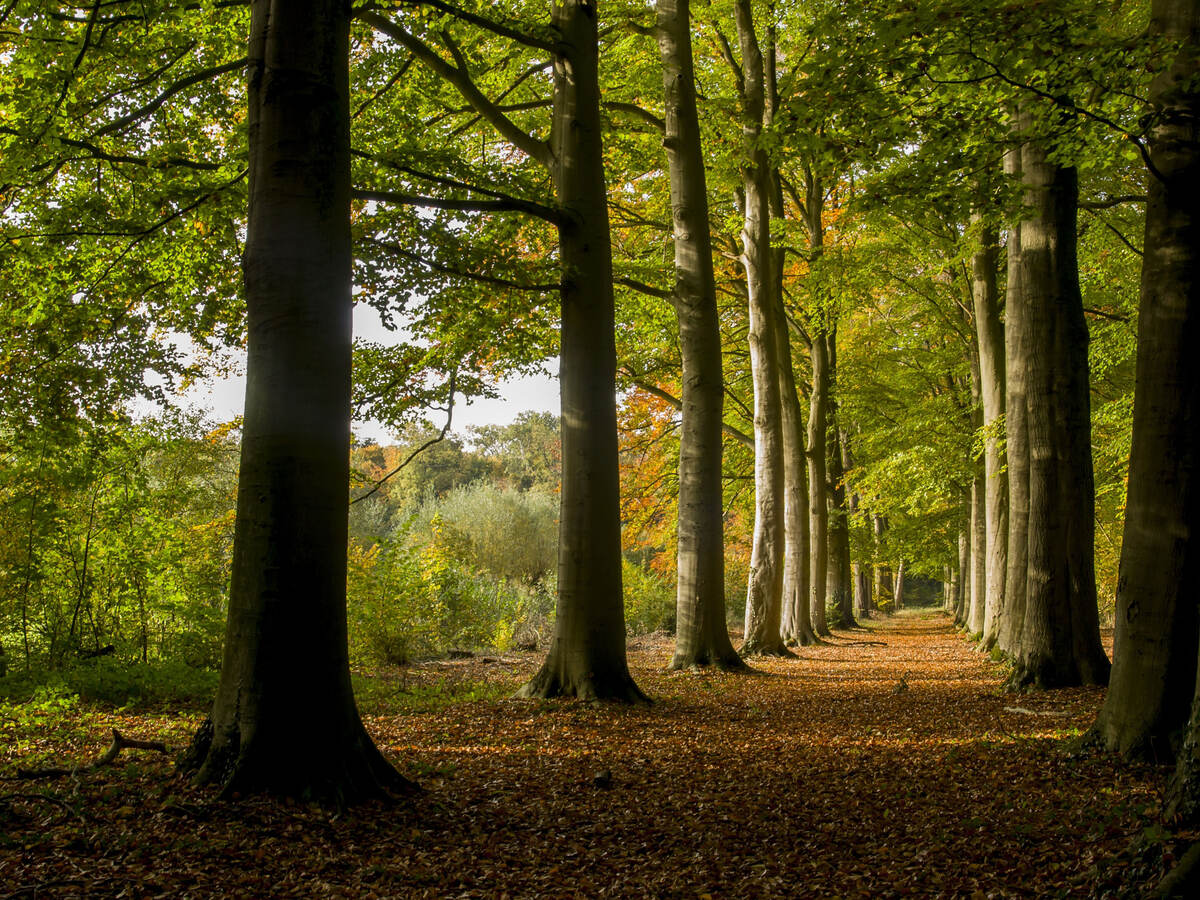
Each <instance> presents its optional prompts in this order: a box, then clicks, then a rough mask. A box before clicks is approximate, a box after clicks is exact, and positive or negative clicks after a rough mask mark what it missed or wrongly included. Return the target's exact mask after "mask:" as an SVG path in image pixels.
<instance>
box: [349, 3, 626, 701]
mask: <svg viewBox="0 0 1200 900" xmlns="http://www.w3.org/2000/svg"><path fill="white" fill-rule="evenodd" d="M438 9H439V11H440V12H445V13H446V14H448V15H451V16H452V17H453V16H458V17H459V18H461V19H463V20H464V21H465V22H467V23H469V24H471V25H474V26H478V27H482V28H484V29H485V30H487V31H490V32H492V33H494V34H496V35H498V36H500V37H503V38H505V39H506V40H509V41H513V42H515V43H516V44H517V45H520V46H524V47H529V48H533V49H535V50H537V51H539V52H542V53H545V54H548V55H549V56H550V58H551V60H552V66H553V72H554V75H553V114H552V122H551V127H550V136H549V139H548V140H544V139H541V138H539V137H537V136H535V135H531V134H530V133H529V132H528V131H527V130H525V129H523V128H522V127H520V126H519V125H518V124H517V123H515V122H514V121H513V120H512V119H511V118H509V116H508V115H507V114H506V112H505V110H504V109H503V108H502V107H501V105H500V104H498V103H497V102H495V101H494V100H492V99H490V98H489V97H488V96H486V95H485V94H484V92H483V91H482V90H481V89H480V87H479V86H478V84H477V83H476V81H475V79H474V77H473V75H472V72H471V67H470V63H469V61H468V60H467V59H466V57H465V56H464V55H463V53H462V51H461V50H460V49H459V47H458V45H457V43H456V42H455V41H454V39H453V37H452V36H451V35H450V33H449V32H448V31H445V30H442V31H440V32H438V36H439V40H440V41H441V42H442V44H443V46H444V48H445V51H444V52H445V53H446V54H447V55H448V56H449V57H450V58H449V59H447V58H446V57H445V56H443V54H442V53H439V52H438V51H437V50H435V49H434V47H433V46H432V45H431V44H429V43H427V42H426V40H424V39H423V38H422V37H420V36H419V35H417V34H415V33H414V32H412V31H410V30H409V29H408V28H406V27H405V26H404V24H403V23H402V22H401V21H399V20H398V19H395V18H392V17H388V16H384V15H383V14H381V13H377V12H371V11H366V12H363V13H361V14H360V16H361V18H362V19H363V21H365V22H366V23H368V24H369V25H371V26H372V27H373V28H374V29H376V30H377V31H378V32H379V33H381V34H383V35H386V36H387V37H389V38H391V39H392V40H393V41H395V42H396V43H397V44H399V45H400V46H402V47H404V48H405V49H406V50H407V51H408V52H410V53H411V54H412V55H413V56H414V57H415V58H416V59H418V60H419V61H420V62H421V63H422V65H424V66H426V67H427V68H428V69H429V70H430V71H432V72H433V73H435V74H436V75H437V76H438V77H439V78H440V79H442V80H443V81H445V82H446V83H447V84H449V85H451V86H452V87H453V88H454V89H455V90H456V91H457V92H458V93H459V94H460V95H461V96H462V98H463V100H464V101H465V102H466V103H467V104H468V106H469V107H470V108H471V109H472V110H473V111H474V113H475V114H477V115H478V116H479V117H480V118H481V119H483V120H484V121H485V122H486V123H487V124H488V125H489V126H490V127H491V128H493V129H494V130H495V131H496V132H497V133H498V134H500V135H501V136H502V137H503V138H504V139H505V140H506V141H507V142H508V143H510V144H511V145H512V147H514V148H515V149H516V150H517V151H518V152H519V153H521V154H524V155H525V156H527V157H528V158H529V159H531V160H533V161H536V162H537V163H538V164H540V165H541V166H542V167H543V168H544V169H545V170H546V171H547V172H548V173H549V175H550V178H551V181H552V183H553V189H554V202H553V205H552V206H547V205H545V204H539V203H536V202H516V201H512V200H511V199H510V201H508V202H505V201H501V203H502V206H503V208H508V209H514V208H515V209H518V210H521V211H525V212H533V213H534V214H535V215H538V216H540V217H541V218H543V219H545V220H547V221H549V222H551V223H552V224H553V225H554V226H555V228H556V230H557V235H558V254H559V266H560V268H561V284H560V290H559V294H560V299H561V332H560V333H561V338H560V353H561V359H562V362H561V366H560V375H559V381H560V385H561V391H562V419H561V429H562V431H561V433H562V459H563V475H562V479H563V480H562V500H561V518H560V535H559V537H560V548H559V567H558V606H557V614H556V616H555V622H554V636H553V638H552V640H551V644H550V650H549V653H548V654H547V657H546V660H545V662H544V664H543V665H542V668H541V669H540V670H539V671H538V673H537V674H536V675H535V676H534V677H533V679H532V680H531V681H530V682H529V683H528V684H526V685H525V686H524V687H523V688H522V689H521V692H520V693H521V695H522V696H526V697H553V696H560V695H564V696H577V697H581V698H585V699H601V700H623V701H634V700H642V699H644V696H643V695H642V693H641V691H640V690H639V689H638V687H637V685H636V684H634V682H633V679H632V677H631V676H630V674H629V669H628V665H627V664H626V661H625V622H624V607H623V604H622V599H621V539H620V504H619V492H618V476H617V422H616V346H615V340H614V327H615V326H614V308H613V274H612V250H611V243H610V236H609V221H608V199H607V196H606V182H605V177H604V160H603V141H602V136H601V116H600V84H599V69H598V65H599V50H598V37H597V35H598V31H597V28H598V22H597V16H598V12H597V7H596V4H595V3H594V2H590V0H566V2H562V3H556V4H555V5H554V6H553V8H552V11H551V17H550V22H549V29H548V34H549V35H551V36H543V35H541V34H539V33H537V32H538V30H537V29H529V28H526V29H524V30H521V29H520V28H517V27H513V26H509V25H506V24H504V23H501V22H493V21H490V20H488V19H486V18H484V17H482V16H478V15H475V14H473V13H469V12H466V11H459V10H455V9H454V8H453V7H449V6H447V7H446V8H445V9H442V7H441V5H439V6H438ZM544 27H545V26H543V28H544ZM541 68H542V67H541V66H538V67H537V69H536V70H540V69H541ZM485 195H486V194H485ZM361 196H364V197H369V198H372V199H377V200H382V201H387V200H399V199H401V198H400V197H399V196H397V195H395V194H391V193H390V192H383V191H374V192H370V193H369V194H368V193H363V194H362V195H361ZM493 196H494V195H493ZM494 204H495V201H482V202H481V201H474V200H466V201H460V202H458V203H457V204H456V207H457V208H459V209H464V210H471V209H487V208H496V207H495V205H494Z"/></svg>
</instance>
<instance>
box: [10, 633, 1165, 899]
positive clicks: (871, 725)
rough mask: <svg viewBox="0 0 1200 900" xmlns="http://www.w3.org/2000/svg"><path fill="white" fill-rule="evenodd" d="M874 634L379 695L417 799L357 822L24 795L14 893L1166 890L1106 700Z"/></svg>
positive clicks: (183, 737) (23, 791) (381, 683)
mask: <svg viewBox="0 0 1200 900" xmlns="http://www.w3.org/2000/svg"><path fill="white" fill-rule="evenodd" d="M871 636H872V638H877V639H878V640H879V641H882V643H883V646H878V645H875V646H870V645H864V644H863V643H862V641H861V640H860V638H861V633H856V634H845V633H843V634H839V635H838V636H836V637H835V638H834V639H833V641H831V642H830V643H829V644H827V645H824V646H820V647H814V648H804V650H803V651H802V652H801V658H800V659H798V660H764V661H756V662H755V666H756V668H757V669H758V674H755V675H750V676H744V675H742V676H739V675H725V674H721V673H700V674H695V673H676V674H669V673H667V672H666V671H664V669H663V666H664V664H665V662H666V661H667V660H668V659H669V657H670V639H669V638H666V637H654V638H644V639H641V640H640V641H639V643H640V644H641V649H638V650H636V651H633V652H631V657H630V665H631V668H632V670H633V672H634V676H635V678H636V679H637V680H638V683H639V684H640V685H641V686H642V687H643V689H645V690H647V692H648V693H649V694H651V695H652V696H653V697H654V698H655V700H656V702H655V703H654V705H652V706H650V707H644V708H643V707H634V708H612V707H596V706H591V705H587V704H581V703H569V702H567V703H559V702H554V703H552V702H545V701H529V700H508V699H499V698H504V697H507V696H509V695H510V694H511V692H512V690H513V689H515V687H516V686H517V685H518V684H519V683H520V682H521V681H522V680H523V679H525V678H527V677H528V676H529V675H530V674H532V672H533V671H534V669H535V668H536V666H537V664H538V663H539V662H540V660H539V658H538V657H537V656H535V655H533V654H527V655H526V654H522V655H510V656H506V657H504V658H503V659H501V660H498V661H497V660H495V659H490V660H489V662H488V663H487V664H484V663H482V662H481V661H480V660H478V659H465V660H454V661H451V662H448V663H447V662H443V663H440V664H438V665H427V666H414V667H410V668H408V669H406V670H404V672H403V673H400V674H398V673H396V672H394V671H393V672H376V673H373V676H374V677H373V678H372V679H371V681H372V682H373V685H372V686H371V689H370V690H367V691H366V692H364V694H363V696H362V698H361V699H362V705H363V708H364V713H365V720H366V721H367V724H368V728H369V729H370V730H371V732H372V734H373V735H374V737H375V739H376V741H377V742H379V744H380V746H382V747H384V748H386V749H387V751H388V752H389V754H390V755H392V757H393V758H394V759H395V761H396V763H397V765H398V766H399V767H400V768H401V769H402V770H403V771H404V773H405V774H407V775H409V776H410V777H413V778H415V779H417V780H418V781H420V782H421V784H422V785H423V787H424V788H425V792H424V793H423V794H421V795H420V796H418V797H416V798H414V799H411V800H406V801H403V802H402V803H399V804H397V805H393V806H390V807H385V806H375V807H366V808H361V809H354V810H351V811H349V812H346V813H343V814H340V815H339V814H335V813H331V812H329V811H327V810H322V809H319V808H312V807H307V806H304V805H299V804H292V805H286V804H279V803H272V802H270V801H266V800H261V799H248V800H241V801H238V802H235V803H225V804H217V803H213V802H211V794H209V793H206V792H201V791H197V790H195V789H192V788H190V787H188V786H187V785H185V784H183V783H181V782H179V781H178V780H176V779H175V778H174V777H173V773H172V769H171V766H170V763H169V762H168V761H167V760H165V759H160V758H159V757H158V755H157V754H147V755H139V756H137V757H136V758H133V757H131V758H129V759H128V760H126V758H125V757H122V760H123V761H124V762H125V764H124V766H121V765H113V766H108V767H105V768H103V769H99V770H95V771H93V772H91V773H89V774H87V775H86V776H80V777H76V778H64V779H61V780H60V781H57V782H54V783H53V788H54V790H53V792H51V791H45V792H38V793H39V794H40V796H39V797H37V798H30V797H29V796H27V795H28V794H29V790H30V789H29V785H28V784H27V783H26V784H24V785H16V783H15V782H9V783H8V785H9V786H11V787H12V792H11V793H7V794H6V793H4V789H3V788H0V885H8V886H11V887H10V890H11V891H16V893H10V894H8V895H7V896H10V897H18V896H32V895H33V894H32V892H33V891H34V890H35V889H36V893H37V896H39V897H66V896H120V895H122V894H123V895H124V896H156V895H163V896H176V895H180V894H184V893H187V894H190V895H192V896H206V895H207V896H217V895H221V896H249V895H258V896H267V895H269V896H273V897H286V896H297V897H312V896H329V897H372V896H375V897H439V898H440V897H487V898H495V897H502V896H509V897H513V898H516V897H576V896H580V897H636V896H653V897H688V898H697V897H704V896H706V895H708V896H711V897H735V896H754V897H810V896H811V897H901V896H916V895H920V896H939V895H941V896H956V897H957V896H966V897H972V896H979V897H1009V896H1031V895H1036V896H1087V895H1089V894H1091V895H1095V896H1117V895H1120V894H1121V893H1122V892H1124V891H1128V892H1129V895H1130V896H1136V895H1137V894H1138V892H1139V890H1138V886H1139V885H1140V884H1142V883H1143V882H1145V881H1146V880H1147V879H1153V878H1156V877H1157V876H1158V875H1159V874H1161V870H1162V868H1163V866H1164V865H1166V863H1167V862H1169V858H1170V853H1171V852H1172V849H1171V847H1169V846H1167V845H1165V844H1164V842H1163V839H1162V838H1161V836H1158V837H1152V839H1150V840H1143V844H1145V845H1146V846H1154V847H1158V848H1159V849H1158V852H1159V855H1158V856H1157V857H1154V858H1153V859H1148V858H1147V856H1146V854H1145V853H1142V854H1141V855H1138V853H1137V852H1136V851H1131V850H1130V847H1131V845H1133V844H1135V843H1136V842H1137V840H1138V839H1142V838H1144V836H1145V835H1146V834H1147V833H1148V829H1150V828H1151V827H1152V826H1156V825H1157V819H1156V816H1157V803H1158V793H1157V792H1158V790H1159V788H1160V785H1161V780H1162V776H1163V773H1162V772H1161V771H1160V770H1156V769H1151V768H1145V767H1142V768H1132V769H1130V768H1126V767H1123V766H1120V765H1118V764H1117V763H1116V762H1115V761H1114V760H1112V759H1110V758H1106V757H1099V758H1083V759H1079V758H1073V757H1071V756H1069V755H1068V754H1067V753H1065V752H1064V750H1065V748H1066V747H1067V745H1068V744H1069V742H1070V741H1071V739H1072V738H1073V737H1075V736H1076V735H1077V734H1078V733H1079V731H1080V730H1081V729H1082V728H1084V727H1086V726H1087V725H1088V724H1090V722H1091V720H1092V718H1093V717H1094V716H1095V713H1096V710H1097V709H1098V707H1099V704H1100V702H1101V700H1102V698H1103V692H1102V691H1099V690H1095V689H1080V690H1068V691H1057V692H1054V693H1051V694H1046V695H1043V696H1036V697H1028V698H1025V697H1023V698H1021V709H1022V712H1021V713H1013V712H1009V711H1008V710H1006V707H1009V708H1010V709H1011V708H1012V707H1013V701H1012V698H1011V697H1010V696H1006V695H1004V694H1002V693H1000V691H999V683H1000V675H999V670H998V668H997V667H996V666H995V665H994V664H993V663H991V662H989V661H988V660H987V659H986V658H984V657H983V656H982V655H981V654H979V653H976V652H975V651H974V650H973V649H972V647H971V646H970V644H968V643H967V642H966V641H964V640H963V639H962V638H961V637H959V636H958V635H956V634H954V633H953V632H952V631H951V630H950V629H949V627H948V626H947V625H946V623H945V620H944V619H942V618H934V619H928V618H918V617H898V618H895V619H891V620H887V621H886V622H884V623H883V625H882V627H880V628H878V629H875V630H873V633H872V635H871ZM902 678H903V683H904V684H906V685H907V689H906V690H904V691H901V692H899V693H897V692H895V687H896V686H897V684H899V683H901V681H902ZM422 698H424V699H422ZM470 698H476V699H470ZM1026 710H1028V711H1031V712H1037V713H1051V712H1052V713H1053V715H1042V714H1038V715H1027V714H1025V711H1026ZM197 714H198V711H195V712H191V713H189V714H187V715H182V716H181V715H157V716H145V717H136V716H130V715H128V714H117V713H110V712H105V711H102V710H87V711H84V712H82V713H79V714H78V715H79V716H81V717H82V718H81V719H79V720H73V721H72V723H71V727H70V728H69V729H66V730H65V731H64V732H63V733H64V739H63V741H62V742H61V743H59V742H58V741H57V740H56V731H55V730H51V731H49V732H43V734H41V735H39V736H38V737H39V740H40V743H37V744H36V754H37V756H38V757H39V759H40V760H42V761H57V762H58V763H59V764H61V763H62V762H63V761H64V760H65V759H67V758H80V757H82V758H88V757H90V756H94V754H95V752H96V748H98V747H100V746H102V744H103V742H104V735H105V733H106V731H107V730H108V729H111V728H113V727H118V726H119V727H120V728H122V729H123V730H124V731H126V732H127V733H130V734H137V735H138V736H139V737H142V738H143V739H148V738H153V739H158V740H166V741H167V742H168V743H170V744H171V745H172V746H173V747H176V748H178V747H181V746H183V745H184V744H185V743H186V741H187V739H188V738H189V737H190V734H191V731H192V730H193V729H194V728H195V726H196V721H197V718H196V717H197ZM16 730H17V726H15V725H14V724H13V723H11V722H6V723H0V741H2V743H0V757H2V762H3V765H4V771H5V772H11V771H12V770H13V769H14V768H15V767H16V765H17V763H18V762H20V763H21V764H22V765H28V763H29V760H28V759H19V758H18V754H17V752H16V751H15V750H14V749H13V748H15V747H23V748H26V749H31V748H33V747H34V746H35V745H34V743H33V738H32V736H31V735H28V734H24V733H15V731H16ZM80 730H84V731H86V732H88V733H90V734H92V735H93V737H94V744H93V745H92V746H91V747H90V748H89V747H81V746H79V744H78V742H77V735H78V733H79V731H80ZM9 737H12V738H13V739H12V740H11V741H9V740H8V738H9ZM298 752H302V751H300V750H299V749H298ZM76 812H77V813H78V815H76V814H74V813H76ZM1164 854H1165V855H1164ZM0 890H2V889H0ZM3 896H6V895H3V894H0V897H3Z"/></svg>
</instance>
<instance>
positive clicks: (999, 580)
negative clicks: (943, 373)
mask: <svg viewBox="0 0 1200 900" xmlns="http://www.w3.org/2000/svg"><path fill="white" fill-rule="evenodd" d="M975 225H976V227H978V228H979V245H978V247H977V249H976V251H975V254H974V256H973V258H972V289H971V297H972V300H973V303H974V308H975V337H976V343H977V346H978V351H979V391H980V398H981V399H982V401H983V469H984V479H985V492H984V525H985V542H986V547H985V549H984V558H985V569H986V580H985V585H984V614H983V643H982V645H981V646H982V648H983V649H984V650H990V649H992V647H993V646H995V644H996V640H997V637H998V636H999V631H1000V616H1001V611H1002V609H1003V606H1004V581H1005V578H1006V576H1007V569H1006V566H1007V560H1008V482H1007V477H1006V474H1005V471H1004V442H1003V440H1002V438H1001V435H1000V429H1001V428H1002V427H1003V422H1004V403H1005V396H1004V325H1003V324H1002V323H1001V321H1000V291H999V289H998V287H997V279H996V274H997V273H996V268H997V259H998V256H999V247H998V244H999V239H998V237H997V235H996V230H995V227H994V226H992V225H991V224H989V223H988V222H987V221H986V220H985V219H983V218H982V217H978V216H977V217H976V219H975Z"/></svg>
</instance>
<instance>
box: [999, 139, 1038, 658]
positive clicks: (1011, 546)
mask: <svg viewBox="0 0 1200 900" xmlns="http://www.w3.org/2000/svg"><path fill="white" fill-rule="evenodd" d="M1004 171H1005V174H1006V175H1007V176H1008V177H1009V178H1010V179H1012V180H1014V181H1019V180H1020V178H1021V148H1020V147H1019V146H1018V147H1016V148H1014V149H1012V150H1010V151H1008V153H1006V154H1005V157H1004ZM1006 249H1007V256H1008V281H1007V285H1006V288H1005V302H1004V332H1005V334H1004V339H1005V340H1004V370H1005V389H1004V396H1005V400H1004V445H1005V462H1006V464H1007V485H1006V487H1007V489H1008V540H1007V541H1006V549H1007V551H1008V559H1007V561H1006V564H1005V576H1004V611H1003V614H1002V615H1001V616H1000V627H999V631H998V633H997V636H996V645H997V646H998V647H999V648H1000V649H1001V650H1003V651H1004V652H1005V653H1007V654H1010V655H1013V654H1015V653H1016V652H1017V643H1018V641H1019V640H1020V637H1021V629H1022V627H1023V626H1024V624H1025V579H1026V574H1027V571H1028V559H1029V553H1028V548H1029V416H1028V414H1027V412H1026V405H1025V393H1026V388H1025V359H1026V357H1027V356H1028V354H1029V340H1030V338H1029V298H1028V296H1027V295H1026V293H1025V290H1024V288H1023V286H1022V281H1021V279H1022V265H1021V232H1020V229H1019V228H1016V227H1014V228H1011V229H1010V230H1009V231H1008V235H1007V248H1006Z"/></svg>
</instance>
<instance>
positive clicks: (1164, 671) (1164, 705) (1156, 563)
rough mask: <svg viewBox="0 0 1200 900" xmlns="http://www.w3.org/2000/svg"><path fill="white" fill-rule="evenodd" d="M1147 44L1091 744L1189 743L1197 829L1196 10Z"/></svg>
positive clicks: (1186, 790)
mask: <svg viewBox="0 0 1200 900" xmlns="http://www.w3.org/2000/svg"><path fill="white" fill-rule="evenodd" d="M1151 35H1152V37H1162V38H1167V39H1169V40H1171V41H1173V42H1178V47H1179V50H1178V54H1177V55H1176V56H1175V57H1174V58H1173V59H1172V61H1171V65H1169V66H1168V67H1166V68H1164V70H1163V71H1162V72H1161V73H1160V74H1159V75H1158V76H1157V77H1156V78H1155V79H1154V81H1153V82H1152V84H1151V89H1150V113H1151V115H1152V116H1153V119H1152V122H1153V125H1152V129H1151V132H1150V153H1149V159H1150V163H1151V165H1152V171H1151V173H1150V177H1149V199H1148V203H1147V206H1146V226H1145V241H1144V253H1145V256H1144V257H1143V259H1142V280H1141V300H1140V309H1139V314H1138V352H1137V379H1136V385H1137V386H1136V389H1135V396H1134V408H1133V445H1132V449H1131V452H1130V460H1129V487H1128V494H1127V500H1126V506H1125V532H1124V538H1123V540H1122V542H1121V571H1120V579H1119V581H1118V585H1117V612H1116V633H1115V636H1114V654H1113V655H1114V659H1113V669H1112V679H1111V681H1110V683H1109V690H1108V694H1107V696H1106V697H1105V701H1104V706H1103V708H1102V709H1101V710H1100V715H1099V717H1098V718H1097V720H1096V723H1095V725H1094V726H1093V727H1092V732H1091V736H1092V738H1093V739H1096V740H1098V741H1099V742H1101V743H1102V744H1103V746H1104V747H1106V748H1107V749H1109V750H1115V751H1117V752H1119V753H1121V754H1123V755H1126V756H1130V757H1138V758H1146V759H1151V760H1156V761H1162V760H1165V759H1169V758H1171V757H1172V756H1173V755H1175V750H1176V747H1177V746H1178V744H1179V740H1180V736H1181V732H1183V731H1184V725H1185V722H1187V720H1188V717H1189V713H1190V724H1188V725H1187V729H1186V741H1185V743H1184V745H1183V749H1182V752H1181V753H1180V754H1179V772H1178V773H1177V777H1176V779H1175V783H1174V784H1173V786H1172V790H1171V795H1170V799H1171V801H1172V805H1173V806H1174V807H1175V809H1174V811H1175V812H1177V813H1180V814H1182V815H1183V816H1184V817H1185V818H1186V819H1188V820H1189V821H1191V822H1196V821H1197V820H1200V777H1198V776H1200V706H1195V705H1193V695H1196V696H1200V693H1197V691H1196V684H1197V677H1198V673H1197V671H1196V668H1197V667H1196V661H1197V646H1198V639H1197V628H1198V627H1200V623H1198V621H1197V604H1198V603H1200V588H1198V584H1200V550H1198V548H1197V535H1200V480H1198V478H1197V466H1198V463H1200V459H1198V456H1200V363H1198V357H1197V347H1198V346H1200V153H1198V151H1197V148H1198V146H1200V90H1198V89H1197V88H1196V87H1195V85H1194V83H1193V84H1192V86H1191V87H1190V89H1189V84H1188V79H1193V80H1194V78H1195V76H1196V73H1197V72H1198V71H1200V2H1197V0H1173V2H1172V0H1155V2H1154V4H1153V6H1152V16H1151Z"/></svg>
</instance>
